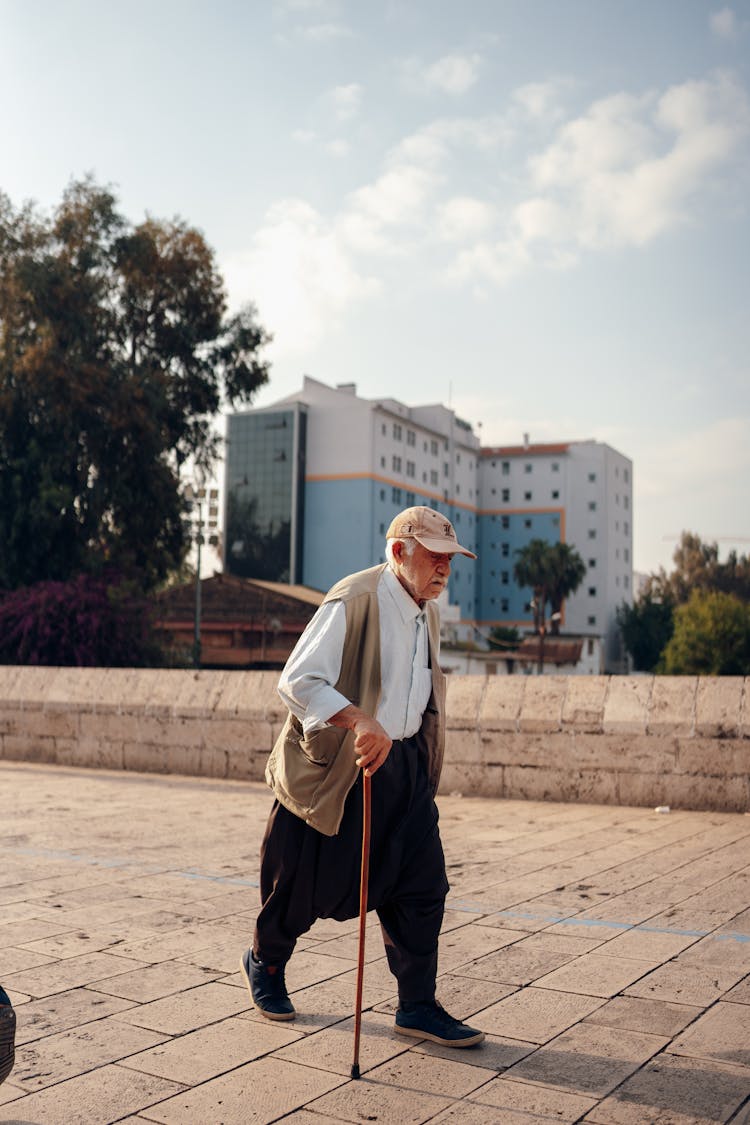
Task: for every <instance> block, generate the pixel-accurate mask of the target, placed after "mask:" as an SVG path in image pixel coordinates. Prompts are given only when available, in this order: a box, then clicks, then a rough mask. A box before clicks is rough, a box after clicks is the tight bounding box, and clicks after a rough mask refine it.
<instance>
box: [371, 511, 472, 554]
mask: <svg viewBox="0 0 750 1125" xmlns="http://www.w3.org/2000/svg"><path fill="white" fill-rule="evenodd" d="M385 537H386V539H416V541H417V543H421V544H422V546H423V547H425V548H426V550H428V551H435V552H437V553H438V554H440V555H466V556H467V558H470V559H475V558H476V557H477V556H476V555H475V554H474V552H473V551H470V550H468V548H467V547H462V546H461V544H460V543H459V541H458V539H457V538H456V533H455V531H454V530H453V524H452V523H451V522H450V520H448V519H446V517H445V516H444V515H442V514H441V513H440V512H436V511H435V509H434V508H423V507H419V506H417V507H416V508H405V509H404V511H403V512H399V514H398V515H397V516H396V517H395V519H394V520H393V521H392V523H391V526H390V527H389V528H388V530H387V531H386V533H385Z"/></svg>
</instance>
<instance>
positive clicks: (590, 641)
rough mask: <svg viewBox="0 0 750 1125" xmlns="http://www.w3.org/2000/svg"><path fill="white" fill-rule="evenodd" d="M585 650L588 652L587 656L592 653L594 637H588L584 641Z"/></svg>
mask: <svg viewBox="0 0 750 1125" xmlns="http://www.w3.org/2000/svg"><path fill="white" fill-rule="evenodd" d="M586 651H587V652H588V654H589V656H593V655H594V638H593V637H589V639H588V641H587V642H586Z"/></svg>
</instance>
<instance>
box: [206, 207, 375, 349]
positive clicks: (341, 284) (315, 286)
mask: <svg viewBox="0 0 750 1125" xmlns="http://www.w3.org/2000/svg"><path fill="white" fill-rule="evenodd" d="M223 272H224V276H225V277H226V279H227V284H228V288H229V291H230V292H231V293H232V295H233V298H234V299H235V300H236V301H237V302H238V303H240V302H242V301H243V300H245V299H248V298H250V296H252V299H253V300H255V302H256V304H257V306H258V312H259V317H260V320H261V323H263V324H264V325H265V326H266V328H267V329H268V330H269V331H270V332H271V333H272V334H273V336H274V341H273V343H272V344H271V345H270V348H269V354H270V355H271V358H272V359H277V358H279V357H280V356H284V355H290V354H296V353H300V352H305V351H309V350H310V349H311V348H312V347H314V346H315V344H316V343H317V342H318V341H319V340H320V339H321V338H322V336H323V335H324V334H325V333H329V332H331V331H332V330H335V326H336V323H337V321H338V318H339V317H340V316H341V315H342V313H343V312H344V310H345V309H346V308H348V307H349V306H350V305H351V304H352V303H353V302H355V301H357V300H360V299H361V298H363V297H366V296H368V295H372V294H373V293H375V292H377V291H378V283H377V281H375V280H374V279H373V278H372V277H368V276H365V275H364V274H362V273H360V272H358V270H357V269H356V268H355V266H354V264H353V260H352V256H351V254H350V252H349V250H348V247H347V246H346V244H345V242H344V241H343V240H342V238H341V235H340V233H339V232H337V230H336V228H335V226H334V225H333V224H331V223H328V222H326V221H325V220H324V219H323V217H322V216H321V215H320V214H319V213H318V212H317V211H315V209H314V208H312V207H311V206H310V205H309V204H308V203H306V202H305V201H304V200H300V199H285V200H281V201H280V202H278V203H276V204H274V206H273V207H272V208H271V209H270V210H269V212H268V214H267V216H266V218H265V221H264V223H263V225H262V227H261V228H260V230H258V231H257V232H256V234H255V236H254V238H253V242H252V246H251V249H250V251H249V252H248V253H246V254H244V255H240V256H237V257H234V258H230V259H229V260H228V261H227V262H226V264H225V265H224V271H223Z"/></svg>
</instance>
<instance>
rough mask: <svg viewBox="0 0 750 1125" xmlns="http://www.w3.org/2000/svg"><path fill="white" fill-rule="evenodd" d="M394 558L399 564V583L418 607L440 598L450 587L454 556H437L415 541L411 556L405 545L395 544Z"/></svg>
mask: <svg viewBox="0 0 750 1125" xmlns="http://www.w3.org/2000/svg"><path fill="white" fill-rule="evenodd" d="M393 557H394V559H395V560H396V562H397V564H398V580H399V582H400V583H401V585H402V586H403V587H404V589H405V590H406V591H407V592H408V593H409V594H410V595H411V597H412V598H413V599H414V601H415V602H417V604H418V605H421V604H422V602H426V601H429V600H430V599H431V598H436V597H438V595H439V594H441V593H442V592H443V590H444V589H445V587H446V586H447V585H448V578H449V576H450V572H451V560H452V558H453V556H452V555H438V554H435V552H433V551H428V550H427V549H426V548H425V547H423V546H422V544H421V543H417V542H416V540H415V541H414V550H413V551H412V553H411V554H410V555H407V553H406V551H405V550H404V545H403V543H401V542H400V541H399V542H396V543H394V544H393Z"/></svg>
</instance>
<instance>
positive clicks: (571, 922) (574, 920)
mask: <svg viewBox="0 0 750 1125" xmlns="http://www.w3.org/2000/svg"><path fill="white" fill-rule="evenodd" d="M0 851H4V852H13V853H15V854H16V855H27V856H34V857H38V858H42V859H59V860H67V861H72V862H74V863H88V864H90V865H91V866H92V867H106V868H117V867H123V868H126V867H134V868H138V869H139V870H140V871H141V872H142V873H144V874H146V875H173V876H174V877H175V878H176V879H200V880H203V881H205V882H207V883H217V884H219V885H220V886H227V887H258V886H259V883H258V880H257V879H241V878H238V877H237V876H230V875H209V874H206V873H205V872H202V871H196V870H195V869H192V870H189V871H175V870H174V869H170V868H168V867H163V866H156V865H153V864H145V863H139V862H138V861H137V860H132V859H117V858H111V857H110V858H106V859H104V858H99V857H97V856H90V855H87V854H86V853H85V852H68V851H62V850H55V849H48V848H10V847H2V848H0ZM40 905H42V903H40ZM445 908H446V910H456V911H459V912H461V913H465V914H483V915H488V916H489V915H491V916H492V917H493V918H511V919H512V918H521V919H525V920H527V921H531V922H539V923H541V924H542V925H546V926H555V925H559V926H587V927H589V928H590V929H596V928H601V927H605V928H607V929H615V930H622V931H623V932H626V931H628V930H638V931H639V932H640V933H649V934H669V935H671V936H672V937H696V938H701V937H712V938H714V939H715V940H716V941H737V942H740V943H742V944H745V943H748V942H750V935H749V934H740V933H734V932H731V931H730V932H727V933H721V934H717V933H713V932H712V931H710V930H678V929H670V928H669V927H667V926H648V925H640V924H638V923H633V922H615V921H607V920H606V919H604V918H579V917H576V916H575V915H572V916H570V917H565V918H563V917H560V916H558V915H555V914H534V913H533V912H530V911H523V910H496V909H495V908H494V907H493V906H492V905H491V904H490V903H484V902H472V901H471V900H465V899H449V900H448V901H447V902H446V904H445Z"/></svg>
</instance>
